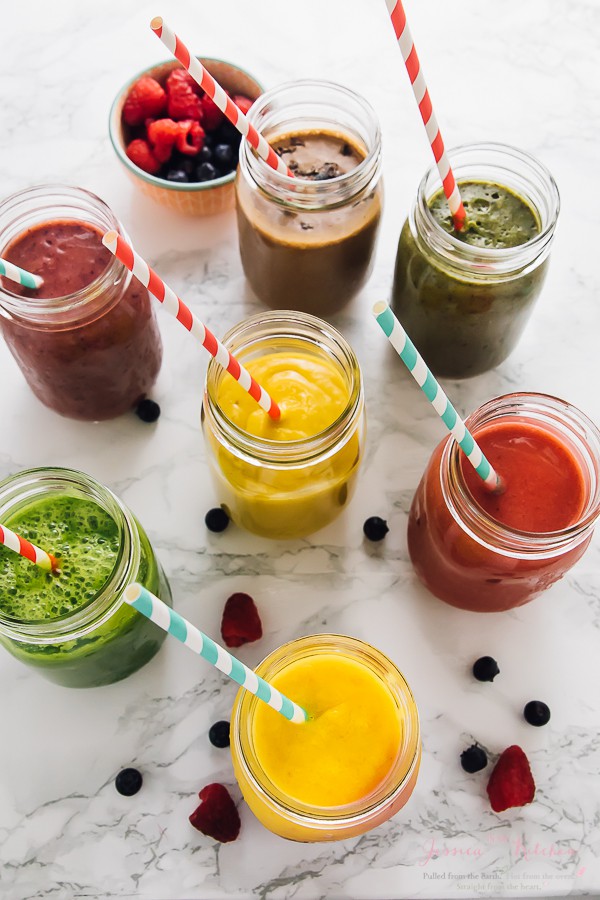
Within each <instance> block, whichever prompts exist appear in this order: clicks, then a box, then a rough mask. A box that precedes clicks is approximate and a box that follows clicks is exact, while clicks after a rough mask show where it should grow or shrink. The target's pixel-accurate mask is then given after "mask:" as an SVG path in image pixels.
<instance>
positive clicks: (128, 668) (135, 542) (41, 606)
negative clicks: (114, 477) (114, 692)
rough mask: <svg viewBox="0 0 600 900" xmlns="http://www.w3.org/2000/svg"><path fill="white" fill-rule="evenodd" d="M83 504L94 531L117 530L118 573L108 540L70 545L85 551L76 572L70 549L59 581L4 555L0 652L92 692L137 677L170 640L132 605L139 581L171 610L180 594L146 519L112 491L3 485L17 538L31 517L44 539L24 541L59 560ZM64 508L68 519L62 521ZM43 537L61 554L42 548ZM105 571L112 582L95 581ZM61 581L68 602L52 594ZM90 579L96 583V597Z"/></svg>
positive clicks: (58, 483)
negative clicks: (106, 526)
mask: <svg viewBox="0 0 600 900" xmlns="http://www.w3.org/2000/svg"><path fill="white" fill-rule="evenodd" d="M78 501H84V502H85V504H86V505H85V510H86V511H87V510H94V512H92V513H90V514H91V515H95V521H94V522H90V528H98V533H99V534H102V530H101V528H100V527H99V525H98V521H97V520H98V519H99V518H102V520H103V521H104V522H107V523H110V531H111V535H112V537H111V540H112V541H113V543H114V546H115V548H116V552H115V554H114V563H113V564H112V567H111V563H112V555H111V557H110V559H109V561H108V563H107V562H106V556H105V554H108V553H109V549H108V547H109V543H110V542H109V541H105V540H104V537H103V538H101V539H100V540H96V541H92V542H90V543H89V544H88V541H87V540H83V539H82V538H77V537H75V538H71V539H72V540H73V543H74V545H75V546H76V549H74V550H73V557H72V562H71V563H69V559H68V549H67V550H66V551H65V554H64V556H63V558H62V563H61V559H59V567H60V571H59V574H58V575H51V574H50V573H46V572H43V571H42V570H41V569H38V568H37V566H34V565H33V563H30V562H29V560H24V559H23V558H22V557H20V556H19V555H18V554H15V553H13V552H12V551H11V550H8V548H5V547H0V585H2V586H3V590H0V643H1V644H2V645H3V646H4V647H6V649H7V650H8V651H9V652H10V653H12V655H13V656H14V657H16V658H17V659H19V660H21V662H23V663H25V664H26V665H29V666H31V667H32V668H33V669H36V670H37V671H38V672H39V673H40V674H41V675H43V676H44V677H46V678H48V679H50V681H54V682H56V683H57V684H62V685H65V686H66V687H81V688H84V687H98V686H99V685H104V684H111V683H112V682H114V681H120V680H121V679H122V678H126V677H127V676H128V675H131V674H132V673H133V672H136V671H137V670H138V669H139V668H141V666H143V665H145V664H146V663H147V662H149V660H151V659H152V657H153V656H154V655H155V654H156V653H157V651H158V650H159V648H160V646H161V644H162V642H163V641H164V639H165V636H166V632H163V631H162V630H161V629H160V628H157V627H156V626H155V625H153V624H152V622H150V621H149V620H148V619H146V618H145V617H144V616H141V615H139V614H138V613H137V612H136V611H135V610H133V609H131V607H129V606H128V605H127V604H126V603H124V602H123V600H122V595H123V591H124V590H125V588H126V587H127V586H128V585H129V584H130V583H131V582H132V581H139V582H141V583H142V584H143V585H144V586H145V587H147V588H148V590H150V591H152V592H153V593H154V594H156V595H157V596H159V597H160V598H161V599H162V600H164V601H165V603H168V604H169V605H171V592H170V589H169V585H168V583H167V580H166V577H165V575H164V572H163V570H162V568H161V565H160V563H159V561H158V559H157V558H156V554H155V553H154V550H153V549H152V546H151V544H150V541H149V540H148V537H147V535H146V533H145V531H144V530H143V528H142V527H141V525H140V524H139V522H138V521H137V519H136V518H135V517H134V516H133V514H132V513H131V511H130V510H129V509H128V508H127V506H125V504H124V503H122V502H121V500H119V499H118V498H117V497H116V496H115V495H114V494H113V493H112V491H109V490H108V488H106V487H104V486H103V485H101V484H99V483H98V482H97V481H95V480H94V479H93V478H91V477H90V476H89V475H85V474H84V473H83V472H77V471H74V470H72V469H60V468H43V469H42V468H40V469H28V470H26V471H23V472H19V473H17V474H16V475H11V476H10V477H9V478H6V479H5V480H4V481H2V482H1V483H0V521H1V522H2V523H3V524H5V525H7V526H8V527H9V528H11V527H12V526H11V522H13V521H17V522H18V521H19V516H24V515H28V516H29V517H30V520H33V521H36V520H37V521H39V522H43V523H44V524H42V525H40V530H41V531H42V535H40V534H39V532H38V531H37V529H36V530H35V531H34V532H31V531H30V532H29V534H25V535H23V536H24V537H27V538H28V539H29V540H32V541H33V542H34V543H35V542H36V541H37V542H39V545H41V546H42V548H43V549H45V550H47V551H48V552H51V553H52V552H53V551H55V548H56V546H57V543H60V542H61V534H62V535H63V537H62V542H63V543H64V542H65V541H67V543H68V540H67V537H66V536H65V534H66V533H65V526H66V524H67V519H68V516H69V515H70V513H69V510H71V511H72V512H73V514H75V513H76V512H77V503H78ZM57 504H58V506H59V510H60V512H61V514H62V516H61V520H59V521H54V518H56V515H54V517H53V512H54V513H55V514H56V510H57ZM53 507H54V510H53ZM79 509H80V510H83V507H82V506H81V505H80V506H79ZM32 514H33V515H32ZM81 514H83V512H82V513H81ZM86 514H87V513H86ZM112 523H114V529H113V527H112ZM12 530H15V531H16V530H17V529H16V528H14V527H13V528H12ZM71 534H72V531H71ZM43 536H45V539H46V540H47V541H49V540H52V542H53V545H52V546H48V547H45V546H43V544H42V539H43ZM105 547H106V550H105V549H104V548H105ZM84 553H85V556H83V554H84ZM111 554H112V551H111ZM103 557H104V559H103ZM82 560H83V561H82ZM100 567H101V571H102V573H104V571H107V573H108V574H107V575H106V577H105V580H103V578H104V574H102V578H100V579H97V578H95V575H94V569H95V568H96V571H98V569H99V568H100ZM53 578H59V579H62V582H63V584H62V585H61V593H60V597H58V595H56V594H54V593H53V592H52V585H51V584H50V582H51V581H52V579H53ZM88 578H89V579H95V580H94V582H93V584H94V587H93V588H92V589H91V590H90V589H89V586H88V584H87V582H86V579H88ZM65 581H66V583H65ZM96 581H99V582H100V586H99V587H96V586H95V583H96ZM84 590H85V591H86V593H87V594H88V596H87V597H86V599H85V601H84V602H83V603H82V604H79V602H78V599H77V598H78V592H83V591H84ZM63 603H64V608H63V605H62V604H63Z"/></svg>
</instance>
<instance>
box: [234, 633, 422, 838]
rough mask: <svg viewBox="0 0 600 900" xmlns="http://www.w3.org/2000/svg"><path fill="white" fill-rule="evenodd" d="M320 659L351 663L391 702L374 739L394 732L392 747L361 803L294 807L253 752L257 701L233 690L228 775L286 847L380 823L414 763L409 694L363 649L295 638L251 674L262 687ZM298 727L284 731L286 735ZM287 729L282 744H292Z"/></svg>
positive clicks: (351, 642) (347, 642)
mask: <svg viewBox="0 0 600 900" xmlns="http://www.w3.org/2000/svg"><path fill="white" fill-rule="evenodd" d="M322 656H330V657H331V656H333V657H334V658H336V657H343V658H344V659H347V660H352V661H353V662H355V663H357V664H359V665H360V666H361V667H364V668H365V669H366V670H367V671H368V672H369V673H371V674H372V675H373V676H374V678H375V679H376V680H377V682H378V683H379V684H380V685H382V686H383V687H384V689H385V690H386V692H388V693H389V696H390V698H391V700H392V703H391V705H390V708H391V709H392V710H393V716H394V721H393V722H392V723H391V725H390V723H388V722H387V721H381V723H380V725H379V729H380V734H381V735H383V734H384V733H385V730H386V727H393V728H394V729H398V726H399V734H400V743H399V746H398V748H397V753H396V755H395V758H394V760H393V762H392V765H391V767H390V769H389V771H388V772H387V774H386V775H385V777H383V779H382V780H380V781H379V783H378V784H377V786H376V787H375V788H374V789H373V790H372V791H371V792H370V793H368V794H367V795H366V796H364V797H361V798H360V799H358V800H356V801H354V802H352V803H349V804H345V805H342V806H324V805H318V804H317V803H313V804H306V803H301V802H300V801H298V800H297V799H295V798H294V797H291V796H289V795H287V794H286V793H285V792H283V791H282V790H281V789H280V787H278V786H277V784H276V783H275V781H274V780H273V777H275V779H276V777H277V776H276V773H271V772H269V771H268V769H266V768H265V765H264V761H263V760H262V759H261V757H260V752H257V740H256V737H257V736H256V733H255V727H254V726H255V719H256V713H257V709H258V707H259V705H260V704H262V702H263V701H261V700H259V699H258V697H256V696H255V695H254V694H251V693H250V692H249V691H246V690H243V689H242V690H240V691H239V692H238V694H237V696H236V699H235V702H234V705H233V711H232V715H231V754H232V759H233V769H234V772H235V776H236V778H237V781H238V784H239V786H240V789H241V791H242V794H243V797H244V800H245V801H246V803H247V804H248V806H249V807H250V809H251V810H252V812H253V813H254V815H255V816H256V817H257V819H258V820H259V821H260V822H261V823H262V824H263V825H264V826H265V827H266V828H268V829H269V830H270V831H272V832H273V833H274V834H276V835H279V837H283V838H287V839H288V840H293V841H342V840H346V839H347V838H351V837H355V836H356V835H359V834H364V833H365V832H366V831H370V830H371V829H372V828H376V827H377V826H378V825H381V824H382V823H383V822H386V821H387V820H388V819H390V818H391V817H392V816H393V815H395V814H396V813H397V812H398V811H399V810H400V809H401V808H402V807H403V806H404V804H405V803H407V801H408V799H409V798H410V796H411V794H412V791H413V789H414V787H415V784H416V781H417V775H418V771H419V764H420V760H421V739H420V729H419V716H418V711H417V706H416V703H415V699H414V697H413V694H412V692H411V690H410V687H409V686H408V684H407V683H406V680H405V679H404V676H403V675H402V673H401V672H400V671H399V669H398V668H397V667H396V666H395V665H394V663H393V662H392V661H391V660H390V659H389V658H388V657H387V656H385V655H384V654H383V653H382V652H381V651H379V650H377V649H376V648H375V647H372V646H371V645H370V644H367V643H365V642H363V641H359V640H357V639H356V638H351V637H346V636H344V635H339V634H317V635H312V636H309V637H303V638H299V639H298V640H295V641H291V642H290V643H287V644H284V645H283V646H282V647H279V649H278V650H275V651H274V652H273V653H270V654H269V656H267V657H266V659H264V660H263V661H262V662H261V663H260V665H259V666H258V667H257V668H256V673H257V674H258V675H260V676H261V677H262V678H264V679H265V680H266V681H268V682H270V681H272V680H273V678H275V677H276V676H278V675H280V674H281V673H284V672H285V671H286V669H289V667H291V666H294V664H295V663H297V662H300V661H302V662H304V661H311V660H315V659H317V658H318V657H322ZM292 699H293V698H292ZM364 699H365V702H368V700H367V698H364ZM304 727H305V725H303V724H292V725H291V729H301V728H304ZM306 727H308V726H306ZM291 729H290V738H289V739H290V740H293V733H294V732H293V730H291ZM373 737H374V739H376V737H375V736H373ZM315 762H317V760H316V759H315ZM361 765H362V767H363V768H364V767H367V766H368V765H369V756H368V750H366V751H365V753H364V756H363V759H362V763H361Z"/></svg>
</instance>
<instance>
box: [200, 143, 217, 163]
mask: <svg viewBox="0 0 600 900" xmlns="http://www.w3.org/2000/svg"><path fill="white" fill-rule="evenodd" d="M212 158H213V152H212V150H211V149H210V147H206V146H204V147H203V148H202V150H201V151H200V153H199V154H198V156H197V157H196V159H198V160H199V161H200V162H201V163H203V162H212Z"/></svg>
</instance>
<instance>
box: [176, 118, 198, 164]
mask: <svg viewBox="0 0 600 900" xmlns="http://www.w3.org/2000/svg"><path fill="white" fill-rule="evenodd" d="M176 124H177V128H178V130H177V137H176V139H175V145H176V147H177V149H178V150H179V152H180V153H187V155H188V156H196V154H197V153H199V152H200V150H202V148H203V146H204V129H203V128H202V127H201V126H200V124H199V123H198V122H194V121H193V119H186V120H185V121H184V122H177V123H176Z"/></svg>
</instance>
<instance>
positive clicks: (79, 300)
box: [0, 183, 131, 322]
mask: <svg viewBox="0 0 600 900" xmlns="http://www.w3.org/2000/svg"><path fill="white" fill-rule="evenodd" d="M36 200H40V201H44V200H45V201H47V202H46V203H45V204H44V205H40V206H38V207H36V208H35V210H33V209H31V208H28V206H27V204H28V203H30V202H32V201H36ZM61 201H63V202H64V205H65V206H67V208H70V209H71V210H73V211H74V210H76V209H78V210H80V211H81V212H82V213H87V214H88V216H89V217H90V218H93V217H96V218H97V219H98V220H101V222H100V221H98V222H93V221H88V220H87V219H84V218H81V220H80V221H82V222H86V221H87V222H88V224H90V225H92V226H94V225H96V226H98V227H99V228H100V224H101V226H102V227H103V228H104V229H105V230H106V231H108V230H111V229H112V230H117V231H118V232H119V234H122V235H123V234H125V232H124V230H123V228H122V226H121V224H120V222H119V221H118V219H117V218H116V216H115V214H114V213H113V211H112V210H111V208H110V207H109V206H108V204H107V203H105V201H104V200H102V198H101V197H98V195H97V194H94V193H93V192H92V191H88V190H87V189H86V188H81V187H78V186H77V185H71V184H60V183H47V184H40V185H35V186H33V187H29V188H24V189H22V190H19V191H15V192H14V193H13V194H11V195H10V196H8V197H6V198H5V199H4V200H2V201H0V228H1V229H2V231H4V228H3V227H2V223H1V218H2V216H3V215H6V214H10V213H11V212H13V211H14V212H15V213H16V218H15V219H13V220H12V221H11V222H10V223H8V224H10V225H12V226H13V227H15V225H18V223H19V222H20V221H21V220H22V219H24V218H28V219H29V221H28V223H27V224H26V225H25V227H24V228H23V229H22V231H20V232H18V234H23V233H24V232H26V231H28V230H30V229H33V228H36V227H39V226H40V225H43V224H44V223H45V222H48V223H50V222H52V221H53V220H57V219H58V214H56V215H54V216H52V214H51V213H50V212H49V213H48V214H47V215H46V213H45V210H46V209H49V210H52V209H53V208H54V207H55V206H56V207H58V206H59V205H60V203H61ZM19 207H21V208H20V211H19ZM32 217H35V218H32ZM71 220H72V221H78V219H76V218H73V216H72V215H71V216H70V217H67V216H66V215H65V221H71ZM18 234H17V235H16V236H11V239H10V240H9V243H12V242H13V241H14V240H18ZM5 249H6V247H4V248H0V250H2V251H4V250H5ZM123 280H124V286H126V285H127V284H129V281H130V280H131V273H130V272H128V270H127V269H126V267H125V266H124V265H123V264H122V263H121V262H120V261H119V260H118V259H117V258H116V257H115V256H112V255H111V257H110V259H109V260H108V263H107V265H106V268H105V269H104V270H103V271H102V272H100V273H99V274H98V275H97V276H96V277H95V278H94V279H93V280H92V281H90V283H89V284H87V285H86V286H85V287H83V288H80V289H79V290H77V291H73V292H71V293H70V294H64V295H62V296H60V297H40V296H37V295H34V296H31V297H29V296H23V295H21V294H16V293H14V292H13V291H11V290H10V288H9V287H7V285H8V284H10V282H8V280H7V279H6V278H3V279H0V309H4V311H5V312H6V313H8V314H10V315H11V316H14V317H16V318H19V319H26V320H35V319H37V321H38V322H43V321H44V320H45V319H46V318H47V317H50V316H51V315H52V314H53V313H56V312H60V313H68V312H72V311H74V310H79V309H81V308H82V307H83V306H87V305H88V304H89V303H90V302H91V301H92V300H94V299H96V298H97V297H100V296H102V295H103V294H104V293H105V291H106V286H107V282H109V283H110V284H112V285H114V286H115V287H116V286H118V285H119V282H121V281H123Z"/></svg>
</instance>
